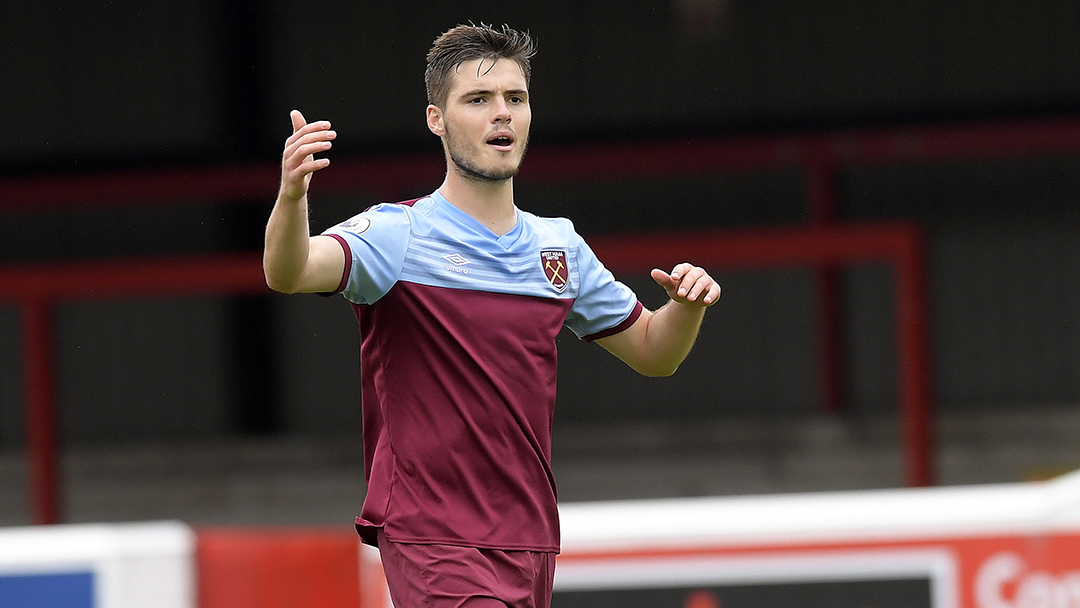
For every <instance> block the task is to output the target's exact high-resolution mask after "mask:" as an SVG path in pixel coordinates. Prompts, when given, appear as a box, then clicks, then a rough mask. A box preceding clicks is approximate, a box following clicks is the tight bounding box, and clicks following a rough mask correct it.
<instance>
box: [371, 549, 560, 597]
mask: <svg viewBox="0 0 1080 608" xmlns="http://www.w3.org/2000/svg"><path fill="white" fill-rule="evenodd" d="M378 539H379V551H380V553H381V554H382V563H383V571H384V572H385V574H386V583H387V585H388V586H389V587H390V599H391V600H393V602H394V606H395V608H428V607H430V608H506V607H507V606H509V607H510V608H550V606H551V586H552V583H553V581H554V579H555V554H554V553H546V552H537V551H501V550H496V549H476V548H472V547H458V546H454V545H421V544H413V543H394V542H391V541H388V540H386V537H385V536H384V535H383V531H382V529H380V530H379V531H378Z"/></svg>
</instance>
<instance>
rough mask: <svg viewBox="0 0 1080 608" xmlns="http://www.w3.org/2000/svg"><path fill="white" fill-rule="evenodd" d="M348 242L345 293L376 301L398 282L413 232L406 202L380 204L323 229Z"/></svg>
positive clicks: (357, 300) (363, 301)
mask: <svg viewBox="0 0 1080 608" xmlns="http://www.w3.org/2000/svg"><path fill="white" fill-rule="evenodd" d="M323 234H324V235H327V236H335V237H338V238H339V239H340V241H344V243H345V245H346V249H347V251H346V256H347V257H348V258H349V259H348V260H347V262H348V264H347V272H348V276H347V277H346V280H345V286H344V289H343V290H342V292H341V293H342V295H344V296H345V299H347V300H349V301H350V302H353V303H355V304H374V303H375V302H376V301H378V299H379V298H381V297H383V296H384V295H385V294H386V292H388V291H390V288H391V287H393V286H394V283H396V282H397V280H398V276H399V275H400V274H401V267H402V265H403V264H404V263H405V252H406V250H408V248H409V239H410V236H411V234H412V221H411V215H410V210H409V208H408V206H406V205H396V204H380V205H375V206H374V207H371V208H370V209H368V210H366V211H364V212H363V213H361V214H359V215H356V216H354V217H353V218H351V219H349V220H347V221H345V222H342V223H340V224H338V225H337V226H333V227H331V228H329V229H327V230H326V231H324V232H323Z"/></svg>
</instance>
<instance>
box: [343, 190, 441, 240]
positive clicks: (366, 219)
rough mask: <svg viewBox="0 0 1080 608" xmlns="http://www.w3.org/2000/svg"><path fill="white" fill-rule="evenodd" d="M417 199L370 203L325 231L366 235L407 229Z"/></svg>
mask: <svg viewBox="0 0 1080 608" xmlns="http://www.w3.org/2000/svg"><path fill="white" fill-rule="evenodd" d="M418 200H419V199H417V200H414V201H405V202H401V203H379V204H377V205H372V206H371V207H368V208H367V209H365V210H363V211H361V212H360V213H358V214H357V215H354V216H353V217H351V218H349V219H347V220H345V221H344V222H341V223H340V224H337V225H335V226H332V227H330V228H329V229H327V230H326V233H327V234H341V235H342V236H354V237H361V236H363V237H368V236H370V235H371V234H377V233H379V232H387V231H389V232H398V231H401V230H409V229H410V228H411V226H412V223H413V219H412V215H413V211H412V207H413V205H414V204H415V203H417V202H418Z"/></svg>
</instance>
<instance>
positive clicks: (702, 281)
mask: <svg viewBox="0 0 1080 608" xmlns="http://www.w3.org/2000/svg"><path fill="white" fill-rule="evenodd" d="M712 286H713V280H712V277H710V276H709V275H708V274H706V273H705V272H704V271H702V273H701V276H699V277H698V279H697V280H696V281H694V285H693V287H691V288H690V292H689V293H687V294H686V299H687V300H689V301H691V302H699V301H701V302H704V299H705V297H706V296H707V295H708V294H709V291H710V290H711V289H712ZM704 303H707V302H704Z"/></svg>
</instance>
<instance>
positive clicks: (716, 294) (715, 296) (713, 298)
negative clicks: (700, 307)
mask: <svg viewBox="0 0 1080 608" xmlns="http://www.w3.org/2000/svg"><path fill="white" fill-rule="evenodd" d="M720 293H721V289H720V284H719V283H717V282H716V281H713V283H712V286H711V287H709V293H707V294H705V297H704V298H702V300H701V301H702V302H704V303H705V304H706V305H708V306H712V305H713V304H716V302H717V301H719V300H720Z"/></svg>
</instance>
